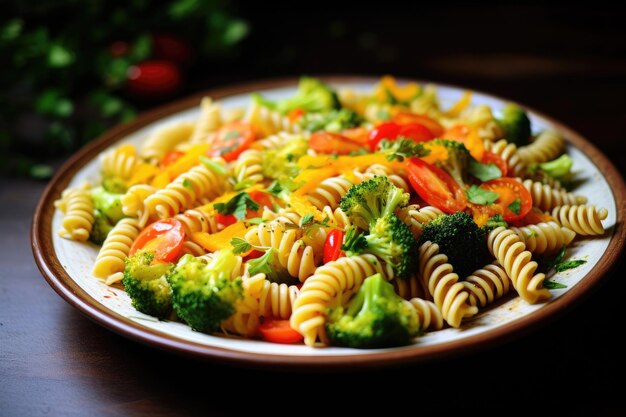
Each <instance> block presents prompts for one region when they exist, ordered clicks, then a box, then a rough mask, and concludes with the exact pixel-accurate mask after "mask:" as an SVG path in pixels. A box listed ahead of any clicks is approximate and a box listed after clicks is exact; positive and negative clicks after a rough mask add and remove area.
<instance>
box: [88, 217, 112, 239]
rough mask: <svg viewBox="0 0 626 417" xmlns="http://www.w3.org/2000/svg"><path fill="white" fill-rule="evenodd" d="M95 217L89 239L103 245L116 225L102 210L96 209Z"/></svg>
mask: <svg viewBox="0 0 626 417" xmlns="http://www.w3.org/2000/svg"><path fill="white" fill-rule="evenodd" d="M93 217H94V222H93V226H91V232H89V240H90V241H91V242H93V243H95V244H96V245H102V244H103V243H104V241H105V239H106V238H107V236H108V235H109V232H110V231H111V229H113V226H114V225H113V224H111V221H110V220H109V219H108V217H107V216H105V215H104V214H102V212H101V211H100V210H95V211H94V214H93Z"/></svg>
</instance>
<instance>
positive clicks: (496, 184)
mask: <svg viewBox="0 0 626 417" xmlns="http://www.w3.org/2000/svg"><path fill="white" fill-rule="evenodd" d="M480 188H482V189H485V190H487V191H492V192H494V193H497V194H498V195H499V196H500V197H498V199H497V200H496V202H495V203H494V204H492V206H497V211H499V212H500V213H501V214H502V217H503V218H504V220H505V221H507V222H509V221H515V220H519V219H522V218H524V217H525V216H526V215H527V214H528V212H530V210H531V209H532V207H533V199H532V197H531V195H530V193H529V192H528V190H527V189H526V188H524V185H522V183H521V182H518V181H516V180H514V179H512V178H496V179H494V180H489V181H487V182H484V183H482V184H481V185H480ZM517 199H519V200H520V203H519V213H515V212H513V211H512V210H511V208H510V207H509V206H510V205H511V204H512V203H513V202H514V201H515V200H517Z"/></svg>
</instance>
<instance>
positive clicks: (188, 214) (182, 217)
mask: <svg viewBox="0 0 626 417" xmlns="http://www.w3.org/2000/svg"><path fill="white" fill-rule="evenodd" d="M174 218H175V219H176V220H178V221H180V222H181V223H182V224H183V228H184V230H185V233H186V234H187V235H190V234H192V233H197V232H205V233H217V232H219V231H220V227H219V225H218V223H217V220H215V217H214V216H213V215H211V214H210V213H208V212H207V211H205V210H204V208H203V206H200V207H196V208H194V209H189V210H185V211H184V212H183V213H180V214H177V215H176V216H174Z"/></svg>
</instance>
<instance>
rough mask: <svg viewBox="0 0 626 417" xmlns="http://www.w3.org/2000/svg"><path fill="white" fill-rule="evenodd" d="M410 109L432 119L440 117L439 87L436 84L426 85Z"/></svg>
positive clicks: (412, 102)
mask: <svg viewBox="0 0 626 417" xmlns="http://www.w3.org/2000/svg"><path fill="white" fill-rule="evenodd" d="M410 107H411V112H412V113H417V114H425V115H428V116H431V117H433V116H438V115H439V114H440V107H439V99H438V98H437V87H436V86H435V85H434V84H426V86H424V88H423V89H422V93H421V94H420V95H419V96H418V97H416V98H414V99H413V100H412V101H411V105H410Z"/></svg>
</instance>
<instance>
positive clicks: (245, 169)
mask: <svg viewBox="0 0 626 417" xmlns="http://www.w3.org/2000/svg"><path fill="white" fill-rule="evenodd" d="M262 157H263V154H262V153H261V151H257V150H255V149H248V150H246V151H243V152H242V153H241V155H239V158H237V161H235V164H234V165H233V169H232V171H233V178H234V181H235V183H244V182H246V183H249V186H250V185H254V184H258V183H260V182H261V181H263V166H262Z"/></svg>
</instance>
